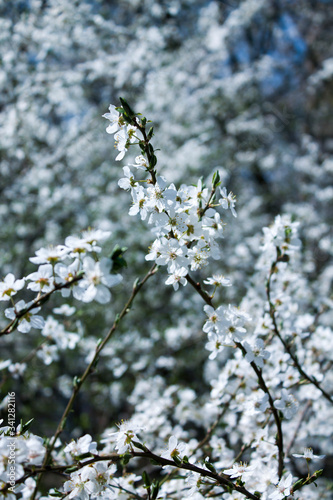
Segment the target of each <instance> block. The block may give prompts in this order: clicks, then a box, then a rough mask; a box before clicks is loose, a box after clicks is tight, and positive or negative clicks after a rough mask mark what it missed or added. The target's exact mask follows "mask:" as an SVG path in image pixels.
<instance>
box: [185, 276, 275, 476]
mask: <svg viewBox="0 0 333 500" xmlns="http://www.w3.org/2000/svg"><path fill="white" fill-rule="evenodd" d="M188 277H189V276H188V275H187V276H186V278H187V280H188V282H189V283H190V284H191V285H192V287H193V288H194V289H195V290H196V291H197V292H198V293H199V295H200V296H201V297H202V298H203V299H204V301H205V302H206V303H207V304H209V305H210V306H212V307H214V309H215V306H214V304H213V301H212V299H211V298H210V296H209V295H208V294H207V292H206V291H204V290H203V289H202V288H201V286H200V284H199V283H195V282H194V281H193V280H192V278H190V279H188ZM235 345H236V346H237V347H238V348H239V349H240V350H241V351H242V353H243V355H244V356H245V355H246V349H245V347H243V346H242V344H240V343H239V342H235ZM250 365H251V366H252V368H253V370H254V371H255V373H256V375H257V378H258V382H259V385H260V387H261V389H262V390H263V391H264V392H265V393H266V394H267V395H268V400H269V405H270V409H271V411H272V413H273V416H274V420H275V424H276V428H277V436H276V445H277V447H278V450H279V460H278V462H279V465H278V474H279V478H281V477H282V473H283V467H284V453H283V434H282V426H281V419H280V417H279V413H278V411H277V409H276V408H275V406H274V400H273V398H272V396H271V394H270V391H269V389H268V387H267V385H266V383H265V380H264V378H263V376H262V372H261V369H260V368H258V367H257V365H256V364H255V363H254V361H252V362H251V363H250Z"/></svg>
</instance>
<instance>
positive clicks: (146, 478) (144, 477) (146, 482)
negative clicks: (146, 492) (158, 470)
mask: <svg viewBox="0 0 333 500" xmlns="http://www.w3.org/2000/svg"><path fill="white" fill-rule="evenodd" d="M142 480H143V484H144V485H145V486H146V488H149V487H150V485H151V480H150V478H149V475H148V474H147V472H146V471H145V470H144V471H143V473H142Z"/></svg>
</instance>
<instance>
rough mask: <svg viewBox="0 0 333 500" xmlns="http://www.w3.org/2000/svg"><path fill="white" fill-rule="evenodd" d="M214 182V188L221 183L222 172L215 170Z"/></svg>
mask: <svg viewBox="0 0 333 500" xmlns="http://www.w3.org/2000/svg"><path fill="white" fill-rule="evenodd" d="M212 184H213V188H217V187H218V186H219V185H220V184H221V178H220V172H219V171H218V170H217V171H216V172H214V175H213V179H212Z"/></svg>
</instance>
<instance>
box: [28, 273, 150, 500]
mask: <svg viewBox="0 0 333 500" xmlns="http://www.w3.org/2000/svg"><path fill="white" fill-rule="evenodd" d="M156 271H157V265H156V264H154V265H153V266H152V268H151V269H150V270H149V271H148V273H147V274H146V275H145V277H144V278H143V279H142V280H141V281H138V282H135V283H134V285H133V288H132V293H131V295H130V297H129V299H128V301H127V302H126V304H125V306H124V307H123V309H122V311H121V313H120V314H118V315H117V317H116V319H115V321H114V323H113V325H112V327H111V328H110V330H109V332H108V333H107V335H106V336H105V338H104V339H103V341H101V342H100V343H99V344H98V345H97V346H96V349H95V354H94V356H93V358H92V360H91V361H90V363H89V365H88V366H87V367H86V369H85V371H84V372H83V374H82V375H81V377H76V378H75V383H74V387H73V391H72V394H71V397H70V398H69V401H68V403H67V406H66V408H65V410H64V412H63V415H62V417H61V419H60V422H59V425H58V427H57V430H56V432H55V434H54V436H53V438H52V439H51V440H50V443H49V445H48V448H47V452H46V455H45V458H44V461H43V465H42V467H45V466H46V465H48V462H49V460H50V457H51V453H52V451H53V448H54V445H55V442H56V440H57V439H58V437H59V436H60V434H61V433H62V431H63V429H64V427H65V423H66V420H67V417H68V415H69V413H70V411H71V409H72V407H73V404H74V401H75V400H76V397H77V395H78V393H79V391H80V389H81V387H82V385H83V383H84V382H85V380H86V379H87V377H88V376H89V375H90V374H91V372H92V371H93V370H94V368H95V366H96V363H97V361H98V356H99V354H100V352H101V351H102V349H103V348H104V346H105V345H106V343H107V342H108V341H109V340H110V338H111V337H112V336H113V334H114V332H115V331H116V329H117V327H118V324H119V322H120V321H121V320H122V319H123V317H124V316H126V314H128V312H129V311H130V308H131V305H132V303H133V301H134V299H135V297H136V295H137V294H138V293H139V291H140V290H141V288H142V287H143V286H144V284H145V283H146V281H147V280H148V279H149V278H150V277H151V276H153V275H154V274H155V273H156ZM40 479H41V475H39V476H38V478H37V483H36V488H35V490H34V492H33V494H32V495H31V497H30V498H31V500H34V499H35V497H36V494H37V491H38V486H39V483H40Z"/></svg>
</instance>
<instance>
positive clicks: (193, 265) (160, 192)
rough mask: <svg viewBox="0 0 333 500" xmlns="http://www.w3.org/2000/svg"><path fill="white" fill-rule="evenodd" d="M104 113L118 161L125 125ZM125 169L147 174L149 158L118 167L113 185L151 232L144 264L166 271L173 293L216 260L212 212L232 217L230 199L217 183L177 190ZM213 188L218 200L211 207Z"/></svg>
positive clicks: (217, 221)
mask: <svg viewBox="0 0 333 500" xmlns="http://www.w3.org/2000/svg"><path fill="white" fill-rule="evenodd" d="M109 109H110V113H106V114H105V115H103V116H104V117H105V118H106V119H108V120H110V122H111V125H109V126H108V128H107V132H108V133H114V132H116V133H115V140H116V147H117V148H118V149H119V150H120V151H121V157H119V155H118V156H117V158H116V159H121V158H123V157H124V154H125V150H126V149H127V148H128V147H129V144H130V142H131V141H130V135H129V134H128V132H127V129H128V125H126V123H124V124H122V123H123V119H122V115H120V114H119V112H118V111H117V110H116V108H115V106H112V105H111V106H110V108H109ZM119 127H120V131H118V129H119ZM131 127H132V128H131V129H130V132H132V131H133V130H132V129H133V126H131ZM120 132H122V135H124V137H125V138H126V142H125V144H126V148H125V147H123V143H122V142H121V141H119V134H120ZM138 132H139V129H138ZM131 137H133V136H131ZM137 140H138V141H139V138H137ZM130 167H133V168H136V169H138V170H144V171H145V172H147V173H148V174H151V167H150V165H149V159H148V158H145V157H144V156H143V155H142V154H141V155H139V156H137V157H136V159H135V164H131V165H128V166H125V167H123V171H124V177H123V178H121V179H120V180H119V182H118V184H119V186H120V187H121V188H122V189H125V190H128V191H130V194H131V197H132V206H131V208H130V210H129V215H131V216H134V215H137V214H140V217H141V219H142V220H147V221H148V224H149V225H150V226H152V228H151V231H152V232H153V234H154V235H155V236H156V239H155V240H154V241H153V243H152V245H151V246H150V248H149V253H148V255H146V260H148V261H154V262H156V264H158V265H159V266H167V270H168V273H169V277H168V279H167V280H166V282H165V283H166V284H167V285H173V287H174V289H175V290H177V289H178V288H179V284H181V285H186V283H187V280H186V276H187V274H188V272H189V270H191V271H197V270H198V269H201V268H202V267H204V266H205V265H207V263H208V259H210V258H213V259H215V260H218V259H220V258H221V252H220V249H219V245H218V243H217V241H216V240H217V239H218V238H223V226H224V222H223V220H222V219H221V215H220V213H219V212H218V211H217V210H216V209H215V208H213V207H222V208H223V209H224V210H228V209H230V210H231V212H232V214H233V215H234V217H237V213H236V210H235V203H236V200H235V197H234V195H233V194H232V193H229V194H228V192H227V190H226V188H225V187H223V188H221V187H220V186H219V184H220V182H215V183H213V186H212V190H209V189H208V188H207V187H205V186H204V185H203V182H202V180H201V179H199V181H198V183H197V185H196V186H187V185H182V186H181V187H180V188H179V189H177V188H176V186H175V185H174V184H173V183H171V184H168V183H167V180H166V179H165V178H164V177H163V176H158V177H157V178H155V177H152V178H150V176H149V177H148V178H146V179H136V178H135V175H134V174H133V172H132V170H131V168H130ZM217 188H218V191H219V195H220V198H219V199H218V201H217V202H216V203H215V201H214V200H215V198H217V196H216V194H217V193H216V191H217ZM228 284H229V282H228Z"/></svg>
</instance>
